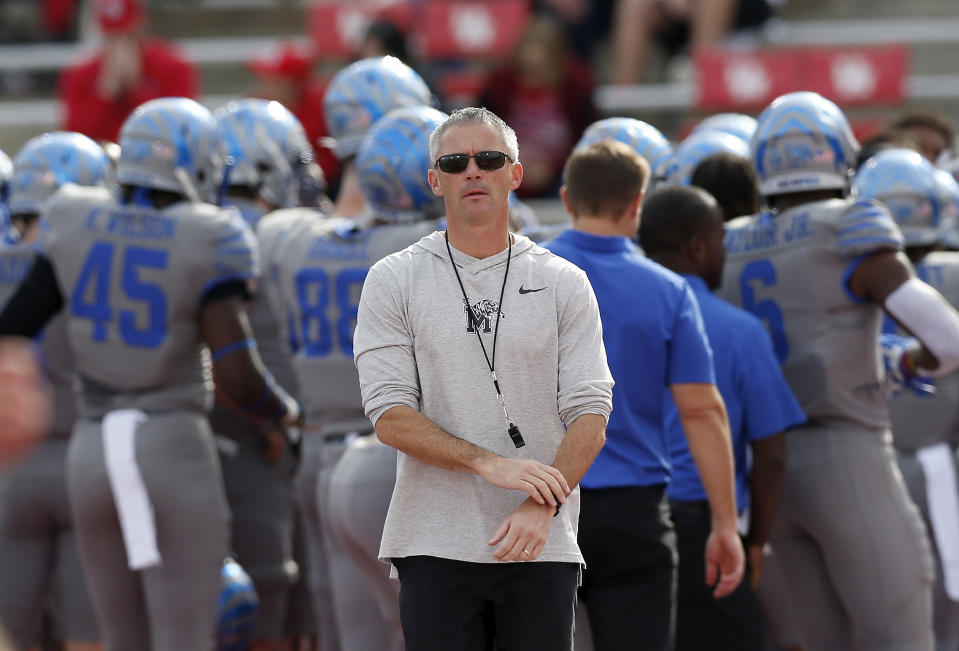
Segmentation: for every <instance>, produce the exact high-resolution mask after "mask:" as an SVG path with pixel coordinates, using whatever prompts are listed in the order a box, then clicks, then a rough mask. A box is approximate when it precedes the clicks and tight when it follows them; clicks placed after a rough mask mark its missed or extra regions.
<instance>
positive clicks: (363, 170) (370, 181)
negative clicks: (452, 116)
mask: <svg viewBox="0 0 959 651" xmlns="http://www.w3.org/2000/svg"><path fill="white" fill-rule="evenodd" d="M448 117H449V116H448V115H446V114H445V113H443V112H441V111H437V110H436V109H434V108H431V107H429V106H408V107H405V108H398V109H393V110H392V111H390V112H389V113H387V114H386V115H385V116H384V117H383V118H381V119H380V120H379V121H377V123H376V124H375V125H373V128H372V129H370V131H369V133H367V134H366V137H365V138H363V141H362V143H361V144H360V148H359V151H358V152H357V154H356V172H357V176H358V178H359V183H360V191H361V192H362V193H363V197H364V198H365V199H366V201H367V203H368V204H369V205H370V206H371V207H372V208H373V210H374V212H375V213H376V215H377V216H378V217H382V218H385V219H386V220H388V221H396V222H401V221H416V220H419V219H430V218H436V217H439V216H441V215H442V214H443V213H444V205H443V197H437V196H436V195H435V194H433V191H432V189H431V188H430V184H429V179H428V176H427V170H429V169H430V168H431V167H432V166H433V164H432V162H431V161H430V148H429V141H430V134H431V133H433V130H434V129H436V127H438V126H439V125H440V124H442V123H443V122H445V121H446V119H447V118H448Z"/></svg>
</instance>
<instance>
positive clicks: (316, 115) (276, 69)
mask: <svg viewBox="0 0 959 651" xmlns="http://www.w3.org/2000/svg"><path fill="white" fill-rule="evenodd" d="M313 60H314V55H313V53H312V52H310V51H308V50H306V49H305V48H302V47H300V46H298V45H297V44H295V43H292V42H289V41H285V42H282V43H279V44H278V45H277V47H276V48H274V49H272V50H270V51H268V52H266V53H263V54H260V55H258V56H256V57H254V58H253V59H252V60H250V61H249V67H250V70H252V71H253V73H254V74H256V76H257V78H258V81H259V83H258V85H257V87H256V88H255V89H254V91H253V93H251V94H252V95H254V96H255V97H261V98H263V99H270V100H276V101H278V102H279V103H280V104H282V105H283V106H285V107H286V108H288V109H289V110H290V112H291V113H292V114H293V115H295V116H296V117H297V119H298V120H299V121H300V123H301V124H302V125H303V129H304V130H305V131H306V137H307V138H309V140H310V144H311V145H313V150H314V152H315V153H316V162H317V163H318V164H319V165H320V167H321V168H323V174H324V176H326V181H327V184H328V185H335V183H336V180H337V179H338V178H339V174H340V164H339V161H337V159H336V157H335V156H334V155H333V152H332V150H330V149H329V148H328V147H324V146H323V144H322V143H323V139H324V138H326V137H327V136H328V135H329V134H328V133H327V131H326V120H325V118H324V115H323V95H324V94H325V93H326V84H324V83H321V82H319V81H318V80H316V79H314V78H313V77H312V70H313Z"/></svg>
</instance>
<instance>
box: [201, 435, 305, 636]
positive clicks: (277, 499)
mask: <svg viewBox="0 0 959 651" xmlns="http://www.w3.org/2000/svg"><path fill="white" fill-rule="evenodd" d="M247 427H249V426H248V425H247ZM224 434H231V435H232V436H225V437H224V438H226V439H227V441H229V442H230V443H233V444H234V446H235V448H233V449H229V450H227V446H226V445H225V444H224V443H223V442H219V443H220V445H219V447H220V452H221V456H220V465H221V466H222V469H223V484H224V486H225V488H226V497H227V502H228V503H229V506H230V515H231V523H232V526H231V532H232V545H231V547H232V551H233V553H234V554H235V555H236V559H237V561H238V562H239V563H240V565H242V566H243V569H244V570H246V572H247V574H249V575H250V578H251V579H252V580H253V586H254V587H255V588H256V594H257V597H258V598H259V602H260V603H259V611H258V617H257V629H256V637H257V638H259V639H266V640H276V639H280V638H283V637H286V636H287V635H289V634H290V633H289V631H288V630H287V622H288V611H289V610H290V608H291V604H290V598H291V595H292V591H293V588H294V587H295V585H296V582H297V580H298V579H299V568H298V566H297V564H296V561H295V559H294V557H293V535H294V527H295V521H296V508H297V507H296V503H295V498H294V494H293V478H292V468H293V463H294V460H293V457H292V455H291V454H290V453H289V452H286V453H285V454H284V455H283V457H282V458H280V460H279V461H277V462H276V463H275V464H273V463H270V462H269V461H266V460H265V459H263V458H262V456H261V443H260V438H259V435H258V434H252V433H250V432H247V431H241V432H224Z"/></svg>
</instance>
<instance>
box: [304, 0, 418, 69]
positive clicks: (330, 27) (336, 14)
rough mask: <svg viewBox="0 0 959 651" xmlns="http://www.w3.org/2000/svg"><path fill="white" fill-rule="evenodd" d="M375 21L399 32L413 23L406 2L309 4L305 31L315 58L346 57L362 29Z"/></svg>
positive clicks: (408, 5)
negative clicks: (387, 22)
mask: <svg viewBox="0 0 959 651" xmlns="http://www.w3.org/2000/svg"><path fill="white" fill-rule="evenodd" d="M377 18H386V19H389V20H391V21H393V22H394V23H396V25H397V27H399V28H400V29H403V30H408V29H409V28H410V27H411V26H412V23H413V8H412V5H411V4H410V3H409V2H386V3H384V2H377V3H362V2H360V3H353V4H341V3H336V4H325V3H314V4H312V5H310V9H309V17H308V20H309V30H310V37H311V38H312V39H313V44H314V46H315V47H316V53H317V55H318V56H321V57H334V58H346V57H349V56H350V55H351V54H352V53H353V52H354V51H355V49H356V46H357V45H358V44H359V42H360V39H362V38H363V35H364V34H365V33H366V28H367V27H369V25H370V23H371V22H373V21H374V20H375V19H377Z"/></svg>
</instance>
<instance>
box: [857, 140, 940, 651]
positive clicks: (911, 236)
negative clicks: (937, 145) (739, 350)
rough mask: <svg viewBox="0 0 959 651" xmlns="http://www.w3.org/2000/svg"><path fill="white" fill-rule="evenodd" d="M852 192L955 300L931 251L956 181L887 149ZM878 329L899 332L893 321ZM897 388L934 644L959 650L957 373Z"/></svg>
mask: <svg viewBox="0 0 959 651" xmlns="http://www.w3.org/2000/svg"><path fill="white" fill-rule="evenodd" d="M852 190H853V194H854V195H855V196H856V197H858V198H861V199H876V200H879V201H881V202H882V203H883V205H884V206H885V207H886V208H887V209H888V210H889V212H890V213H891V214H892V216H893V219H895V220H896V223H897V224H898V225H899V229H900V230H901V231H902V235H903V239H904V241H905V247H906V248H905V253H906V255H907V256H908V257H909V260H910V261H911V262H912V263H913V264H914V265H915V266H916V275H917V276H918V277H919V278H920V279H921V280H923V281H924V282H926V283H928V284H929V285H931V286H932V287H935V288H936V290H938V291H939V292H940V293H941V294H942V295H943V296H944V297H945V298H946V300H948V301H949V303H950V304H951V305H952V306H953V307H956V306H959V253H956V252H955V251H934V250H933V249H934V248H936V247H937V245H938V242H939V229H940V228H942V229H945V232H947V233H949V232H951V231H953V230H954V229H955V227H956V218H957V217H959V187H957V186H956V182H955V180H954V179H953V178H952V177H951V176H950V175H948V174H946V173H944V172H942V171H938V170H936V169H935V168H933V167H932V165H930V164H929V163H928V162H927V161H926V160H925V159H924V158H923V157H922V156H921V155H920V154H919V153H917V152H915V151H911V150H908V149H887V150H885V151H881V152H879V153H878V154H877V155H876V156H875V157H874V158H871V159H869V160H868V161H866V163H865V164H864V165H863V166H862V167H861V168H860V169H859V170H858V172H857V173H856V177H855V178H854V179H853V184H852ZM883 330H884V331H885V332H887V333H889V334H892V335H896V334H900V335H901V334H904V333H901V332H898V328H897V327H896V325H895V324H894V323H893V322H892V320H891V319H888V318H887V319H886V323H885V327H884V328H883ZM917 388H918V389H919V391H918V392H916V391H902V392H901V393H900V394H899V395H898V396H896V397H895V398H894V399H893V400H892V402H891V403H890V406H889V411H890V415H891V416H892V432H893V445H894V446H895V448H896V456H897V459H898V461H899V469H900V471H901V472H902V477H903V479H904V480H905V482H906V486H907V487H908V488H909V493H910V495H911V496H912V500H913V502H915V503H916V506H918V507H919V510H920V512H921V513H922V516H923V519H924V521H925V523H926V527H927V529H928V530H929V536H930V538H931V539H932V542H933V543H934V544H933V551H934V552H935V553H934V556H935V559H936V582H935V585H934V586H933V593H932V603H933V623H934V629H935V633H936V649H937V650H939V651H952V650H953V649H956V648H959V565H957V563H959V484H957V482H956V476H957V470H956V455H955V449H954V442H953V440H954V436H955V430H956V425H957V417H959V373H950V374H949V375H944V376H942V377H939V378H936V382H935V393H934V394H930V393H928V391H923V390H922V389H923V388H924V387H921V386H920V387H917Z"/></svg>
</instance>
